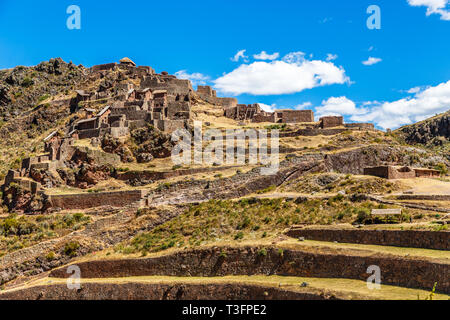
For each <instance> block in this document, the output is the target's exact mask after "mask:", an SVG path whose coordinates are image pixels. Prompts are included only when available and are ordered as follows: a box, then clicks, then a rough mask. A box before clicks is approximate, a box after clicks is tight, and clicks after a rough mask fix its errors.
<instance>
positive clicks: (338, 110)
mask: <svg viewBox="0 0 450 320" xmlns="http://www.w3.org/2000/svg"><path fill="white" fill-rule="evenodd" d="M366 112H367V109H366V108H357V107H356V104H355V103H354V102H353V101H352V100H350V99H348V98H347V97H331V98H329V99H328V100H324V101H322V105H321V106H320V107H316V116H317V118H320V117H323V116H345V115H352V116H353V115H357V114H364V113H366Z"/></svg>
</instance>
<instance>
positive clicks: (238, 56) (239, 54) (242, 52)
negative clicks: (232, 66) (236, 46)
mask: <svg viewBox="0 0 450 320" xmlns="http://www.w3.org/2000/svg"><path fill="white" fill-rule="evenodd" d="M246 51H247V50H240V51H238V52H237V53H236V54H235V55H234V57H233V58H231V61H234V62H238V61H239V59H242V60H244V61H246V62H247V59H248V57H247V56H246V55H245V52H246Z"/></svg>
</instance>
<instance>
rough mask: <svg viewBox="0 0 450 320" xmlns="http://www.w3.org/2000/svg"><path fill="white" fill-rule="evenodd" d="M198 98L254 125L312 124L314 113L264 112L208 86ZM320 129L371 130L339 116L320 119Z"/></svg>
mask: <svg viewBox="0 0 450 320" xmlns="http://www.w3.org/2000/svg"><path fill="white" fill-rule="evenodd" d="M197 94H198V96H199V97H200V98H201V99H203V100H205V101H206V102H208V103H211V104H213V105H217V106H220V107H222V108H223V110H224V116H225V117H227V118H230V119H233V120H236V121H249V122H254V123H263V122H271V123H314V122H315V120H314V112H313V111H312V110H292V109H282V110H275V111H274V112H266V111H264V110H262V108H261V106H260V105H259V104H257V103H255V104H249V105H246V104H238V101H237V100H236V99H235V98H219V97H217V93H216V91H215V90H214V89H213V88H211V87H210V86H198V88H197ZM318 127H319V128H322V129H327V128H335V127H345V128H348V129H355V130H373V129H374V125H373V124H371V123H350V124H344V118H343V117H341V116H326V117H322V118H320V124H319V126H318Z"/></svg>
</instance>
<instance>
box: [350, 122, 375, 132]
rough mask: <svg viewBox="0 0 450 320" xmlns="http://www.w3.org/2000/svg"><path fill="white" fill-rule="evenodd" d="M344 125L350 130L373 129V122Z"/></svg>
mask: <svg viewBox="0 0 450 320" xmlns="http://www.w3.org/2000/svg"><path fill="white" fill-rule="evenodd" d="M344 126H345V127H346V128H347V129H351V130H375V126H374V124H373V123H346V124H344Z"/></svg>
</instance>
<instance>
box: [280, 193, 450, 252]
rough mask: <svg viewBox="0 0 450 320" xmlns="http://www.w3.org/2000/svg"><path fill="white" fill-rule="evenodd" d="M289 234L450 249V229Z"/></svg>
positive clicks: (304, 230) (308, 230)
mask: <svg viewBox="0 0 450 320" xmlns="http://www.w3.org/2000/svg"><path fill="white" fill-rule="evenodd" d="M449 198H450V196H449ZM287 235H288V236H290V237H293V238H298V237H304V238H305V239H307V240H318V241H328V242H334V241H337V242H340V243H360V244H376V245H382V246H395V247H407V248H424V249H435V250H450V232H448V231H425V230H359V229H358V230H357V229H332V228H317V229H312V228H293V229H291V230H290V231H289V232H288V233H287Z"/></svg>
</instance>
